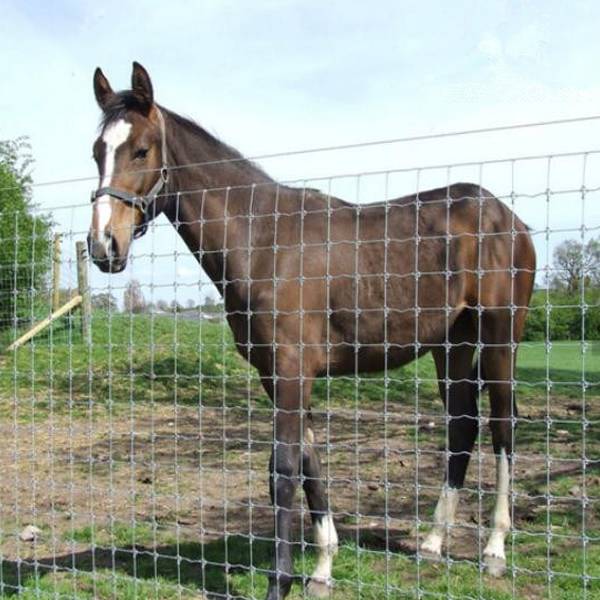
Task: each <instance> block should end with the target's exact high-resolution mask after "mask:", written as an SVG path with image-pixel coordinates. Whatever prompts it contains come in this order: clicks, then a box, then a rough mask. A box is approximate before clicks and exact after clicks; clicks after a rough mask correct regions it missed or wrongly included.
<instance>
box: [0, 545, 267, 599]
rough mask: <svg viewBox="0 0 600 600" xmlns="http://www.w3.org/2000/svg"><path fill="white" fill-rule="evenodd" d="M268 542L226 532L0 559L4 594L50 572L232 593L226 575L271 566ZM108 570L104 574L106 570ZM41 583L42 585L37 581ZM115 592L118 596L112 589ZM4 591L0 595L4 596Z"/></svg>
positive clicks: (262, 574) (214, 593) (211, 593)
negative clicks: (206, 538) (208, 537)
mask: <svg viewBox="0 0 600 600" xmlns="http://www.w3.org/2000/svg"><path fill="white" fill-rule="evenodd" d="M270 549H271V544H270V543H269V542H268V541H264V540H254V541H252V542H250V540H249V539H248V537H246V536H241V535H231V536H229V537H228V538H227V539H224V538H222V539H219V540H215V541H212V542H207V543H205V544H202V543H191V542H185V543H180V544H171V545H165V546H157V547H156V548H153V547H147V546H143V545H136V546H130V547H126V548H113V549H110V548H100V547H96V548H95V549H89V550H84V551H80V552H74V553H73V554H70V553H69V554H64V555H62V556H49V557H45V558H38V559H37V561H36V562H35V563H34V561H23V560H21V561H8V560H4V561H3V562H2V581H3V583H4V595H6V596H14V595H19V594H21V593H22V592H23V591H24V590H30V589H31V587H32V586H33V585H34V583H35V582H36V581H39V582H43V580H44V578H46V577H49V576H50V575H51V573H52V572H59V573H60V572H64V573H73V572H75V573H77V575H79V576H81V575H83V576H85V575H89V576H92V575H93V574H94V575H96V577H97V572H102V571H104V573H103V574H102V578H104V579H110V578H111V576H112V575H113V574H114V576H115V579H121V580H122V579H123V578H125V577H127V578H134V579H135V580H137V581H138V582H143V583H146V584H152V583H153V582H160V584H161V585H162V586H163V587H171V586H183V587H184V588H187V589H188V590H189V591H190V592H192V593H194V592H195V593H198V592H199V591H200V590H202V591H205V592H206V593H207V594H208V597H209V598H213V597H219V598H222V597H224V596H227V597H229V596H228V594H229V595H233V596H235V595H236V594H237V593H239V592H236V590H235V587H234V585H233V583H232V581H231V578H230V575H233V574H235V573H242V574H243V573H249V572H250V570H251V569H252V570H253V571H256V573H257V577H265V572H266V570H267V569H268V568H269V566H270V556H271V550H270ZM106 571H108V573H106ZM40 587H42V586H40ZM117 594H118V595H117V597H121V596H120V594H119V593H118V592H117ZM4 595H3V597H4Z"/></svg>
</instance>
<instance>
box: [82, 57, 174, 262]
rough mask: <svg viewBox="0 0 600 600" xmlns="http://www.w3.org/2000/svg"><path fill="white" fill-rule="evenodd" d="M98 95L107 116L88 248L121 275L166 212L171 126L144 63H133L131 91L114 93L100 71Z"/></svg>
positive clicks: (97, 155) (97, 151) (98, 148)
mask: <svg viewBox="0 0 600 600" xmlns="http://www.w3.org/2000/svg"><path fill="white" fill-rule="evenodd" d="M94 93H95V95H96V100H97V102H98V104H99V106H100V108H101V109H102V111H103V118H102V125H101V130H100V135H99V136H98V138H97V139H96V141H95V142H94V160H95V161H96V164H97V165H98V173H99V175H100V185H99V187H98V189H97V190H96V191H95V192H94V193H93V194H92V203H93V215H92V224H91V226H90V231H89V234H88V247H89V250H90V255H91V257H92V260H93V261H94V263H95V264H96V265H97V266H98V267H99V268H100V269H101V270H102V271H105V272H110V273H119V272H120V271H122V270H123V269H124V268H125V266H126V265H127V256H128V253H129V247H130V245H131V242H132V240H133V238H134V237H139V236H140V235H142V234H143V233H144V231H145V229H146V224H147V221H148V220H149V219H150V218H152V217H153V216H155V215H156V214H158V212H160V206H157V205H156V204H157V196H158V195H159V194H160V193H161V192H164V185H165V183H166V181H167V178H168V172H167V165H166V134H165V125H164V119H163V115H162V112H161V111H160V109H159V108H158V107H157V106H156V105H155V104H154V94H153V91H152V83H151V81H150V77H149V75H148V73H147V72H146V70H145V69H144V67H142V66H141V65H140V64H138V63H133V73H132V76H131V90H127V91H123V92H113V90H112V88H111V86H110V83H109V82H108V80H107V79H106V77H105V76H104V74H103V73H102V71H101V70H100V69H96V72H95V73H94Z"/></svg>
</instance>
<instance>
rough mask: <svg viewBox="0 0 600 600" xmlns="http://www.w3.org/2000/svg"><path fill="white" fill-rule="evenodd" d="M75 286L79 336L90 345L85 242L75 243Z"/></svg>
mask: <svg viewBox="0 0 600 600" xmlns="http://www.w3.org/2000/svg"><path fill="white" fill-rule="evenodd" d="M76 247H77V285H78V287H79V295H80V296H81V298H82V301H81V334H82V336H83V341H84V343H85V344H90V343H91V341H92V338H91V322H92V304H91V299H90V288H89V285H88V269H87V250H86V247H85V242H77V243H76Z"/></svg>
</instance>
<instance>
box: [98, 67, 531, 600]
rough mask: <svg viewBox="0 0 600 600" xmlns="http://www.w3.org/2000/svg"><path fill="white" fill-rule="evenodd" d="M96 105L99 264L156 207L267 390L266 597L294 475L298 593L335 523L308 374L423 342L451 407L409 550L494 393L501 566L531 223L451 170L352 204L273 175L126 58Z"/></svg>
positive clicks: (326, 554) (373, 362) (392, 354)
mask: <svg viewBox="0 0 600 600" xmlns="http://www.w3.org/2000/svg"><path fill="white" fill-rule="evenodd" d="M93 81H94V93H95V97H96V100H97V103H98V105H99V107H100V109H101V111H102V119H101V124H100V134H99V136H98V138H97V139H96V141H95V143H94V146H93V152H94V159H95V161H96V163H97V166H98V172H99V182H100V183H99V188H98V189H97V190H96V191H95V192H94V193H93V194H92V203H93V214H92V221H91V226H90V230H89V235H88V245H89V252H90V255H91V258H92V260H93V262H94V263H95V264H96V265H97V266H98V267H99V268H100V269H101V270H102V271H104V272H110V273H117V272H120V271H122V270H123V269H124V268H125V267H126V264H127V258H128V254H129V250H130V246H131V244H132V242H133V240H134V239H135V238H137V237H139V236H141V235H143V234H144V232H145V230H146V228H147V225H148V223H149V222H150V221H151V220H152V219H154V218H155V217H156V216H157V215H159V214H161V213H162V214H164V215H165V216H166V217H167V219H169V221H170V222H171V223H172V224H173V226H174V228H175V230H176V231H177V233H178V234H179V235H180V236H181V238H182V239H183V241H184V242H185V244H186V245H187V247H188V248H189V250H190V252H191V253H192V254H193V256H194V257H195V258H196V260H197V261H198V262H199V263H200V265H201V267H202V269H204V271H205V272H206V273H207V274H208V276H209V277H210V278H211V280H212V281H213V282H214V285H215V286H216V288H217V290H218V292H219V293H220V295H221V296H222V298H223V303H224V307H225V311H226V318H227V322H228V324H229V326H230V328H231V330H232V332H233V337H234V341H235V345H236V348H237V350H238V351H239V353H240V354H241V355H242V356H243V357H244V358H245V359H246V360H247V361H249V362H250V364H251V365H252V366H253V367H255V368H256V369H257V371H258V374H259V376H260V380H261V382H262V385H263V387H264V389H265V391H266V393H267V394H268V396H269V397H270V399H271V401H272V403H273V446H272V453H271V459H270V463H269V481H270V485H269V487H270V497H271V502H272V505H273V509H274V526H275V537H274V550H273V563H272V569H270V570H269V572H268V573H269V575H268V576H269V585H268V591H267V600H276V599H279V598H284V597H285V596H286V595H287V594H288V592H289V591H290V588H291V585H292V582H293V579H294V574H293V567H292V541H291V525H292V512H291V509H292V503H293V499H294V495H295V492H296V490H297V488H298V486H299V485H300V483H301V484H302V487H303V488H304V492H305V494H306V499H307V503H308V507H309V510H310V513H311V519H312V525H313V533H314V541H315V545H316V547H317V552H318V556H317V564H316V568H315V570H314V572H313V573H312V575H311V577H310V579H309V581H308V584H307V588H308V589H307V593H308V594H309V595H313V596H317V597H323V596H327V595H328V594H329V593H330V589H331V585H332V577H331V570H332V561H333V558H334V556H335V554H336V551H337V548H338V535H337V533H336V528H335V524H334V521H333V518H332V512H331V509H330V504H329V499H328V497H327V493H326V487H325V483H324V481H323V478H322V475H321V463H320V458H319V454H318V451H317V449H316V448H315V436H314V431H313V420H312V414H311V410H310V397H311V388H312V386H313V382H314V381H315V379H316V378H319V377H324V376H330V375H331V376H335V375H348V374H353V375H356V374H358V373H360V372H376V371H383V370H386V369H391V368H395V367H399V366H401V365H404V364H407V363H409V362H410V361H412V360H413V359H416V358H418V357H421V356H423V355H424V354H426V353H427V352H431V353H432V354H433V360H434V363H435V367H436V371H437V379H438V382H439V393H440V397H441V399H442V401H443V403H444V405H445V410H446V413H447V416H446V419H447V448H446V453H445V463H444V467H445V468H444V472H445V477H444V481H443V483H442V488H441V492H440V496H439V500H438V502H437V505H436V507H435V512H434V517H433V527H432V529H431V531H430V532H429V534H428V535H427V537H426V539H425V540H424V542H423V544H422V545H421V548H420V551H421V553H422V554H423V555H426V556H430V557H433V558H436V557H440V556H441V551H442V545H443V542H444V537H445V536H446V535H447V532H448V530H449V527H450V526H451V525H452V524H453V522H454V518H455V511H456V507H457V503H458V497H459V496H458V494H459V490H460V489H461V487H463V485H464V480H465V473H466V470H467V465H468V463H469V458H470V455H471V451H472V449H473V446H474V443H475V439H476V437H477V435H478V430H479V413H478V398H479V396H480V395H481V394H482V393H483V392H482V390H483V388H484V387H485V388H486V389H487V390H488V392H489V401H490V409H491V410H490V418H489V424H490V428H491V433H492V444H493V451H494V454H495V457H496V501H495V507H494V512H493V515H492V521H491V523H492V528H491V533H490V535H489V540H488V542H487V545H486V546H485V549H484V552H483V560H484V565H485V567H486V568H487V569H488V571H489V573H490V574H492V575H497V576H500V575H502V574H503V572H504V571H505V569H506V558H505V551H504V542H505V537H506V534H507V532H508V531H509V529H510V527H511V519H510V513H509V488H510V485H511V458H512V454H513V428H514V425H515V421H516V398H515V390H514V369H515V366H516V349H517V347H518V344H519V342H520V341H521V338H522V336H523V329H524V324H525V319H526V313H527V307H528V305H529V301H530V298H531V293H532V289H533V283H534V277H535V251H534V247H533V244H532V241H531V237H530V235H529V230H528V228H527V226H526V225H525V224H524V223H523V222H522V221H521V220H520V219H519V218H518V217H517V216H516V214H514V213H513V212H512V211H511V210H510V209H509V208H508V207H507V206H506V205H505V204H503V203H502V202H501V201H500V200H499V199H498V198H496V197H495V196H494V195H493V194H492V193H491V192H489V191H488V190H486V189H484V188H483V187H481V186H479V185H476V184H471V183H454V184H449V185H447V186H445V187H442V188H439V189H432V190H428V191H422V192H419V193H417V194H414V195H411V196H406V197H402V198H397V199H393V200H387V199H386V200H385V201H383V202H378V203H373V204H352V203H349V202H346V201H344V200H342V199H339V198H336V197H333V196H331V195H328V194H324V193H321V192H320V191H318V190H314V189H308V188H301V187H291V186H287V185H283V184H280V183H278V182H276V181H275V180H273V179H272V178H271V177H270V176H269V175H267V173H265V172H264V171H263V170H262V169H261V168H260V167H259V166H257V165H256V164H254V163H253V162H251V161H250V160H248V159H246V158H244V156H243V155H242V154H240V153H239V152H238V151H237V150H235V149H233V148H231V147H230V146H228V145H226V144H225V143H223V142H222V141H220V140H219V139H217V138H216V137H215V136H213V135H211V134H210V133H209V132H207V131H206V130H204V129H203V128H202V127H201V126H200V125H198V124H197V123H195V122H193V121H191V120H189V119H187V118H184V117H182V116H180V115H178V114H176V113H175V112H173V111H170V110H168V109H167V108H165V107H163V106H161V105H159V104H157V103H156V102H155V100H154V91H153V86H152V82H151V79H150V76H149V74H148V72H147V71H146V70H145V69H144V67H142V66H141V65H140V64H138V63H135V62H134V63H133V71H132V78H131V89H129V90H125V91H120V92H114V91H113V89H112V87H111V85H110V83H109V82H108V80H107V78H106V77H105V76H104V74H103V73H102V71H101V70H100V69H99V68H98V69H96V71H95V73H94V78H93Z"/></svg>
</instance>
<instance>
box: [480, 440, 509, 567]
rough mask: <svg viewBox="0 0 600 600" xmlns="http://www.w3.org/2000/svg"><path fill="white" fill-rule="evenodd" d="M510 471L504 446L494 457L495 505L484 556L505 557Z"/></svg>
mask: <svg viewBox="0 0 600 600" xmlns="http://www.w3.org/2000/svg"><path fill="white" fill-rule="evenodd" d="M509 486H510V471H509V465H508V457H507V456H506V451H505V450H504V448H502V450H501V451H500V456H499V457H498V458H497V459H496V494H497V496H496V506H495V507H494V516H493V529H492V533H491V534H490V539H489V540H488V543H487V545H486V547H485V550H484V551H483V554H484V556H495V557H497V558H506V556H505V554H504V538H505V536H506V532H507V531H508V530H509V529H510V511H509V506H508V491H509V490H508V488H509Z"/></svg>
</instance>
